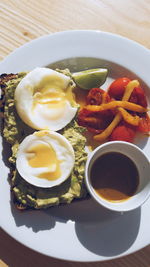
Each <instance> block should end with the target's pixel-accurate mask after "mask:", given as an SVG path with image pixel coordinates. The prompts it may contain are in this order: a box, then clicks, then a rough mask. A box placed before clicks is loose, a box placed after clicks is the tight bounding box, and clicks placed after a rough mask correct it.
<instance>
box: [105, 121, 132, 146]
mask: <svg viewBox="0 0 150 267" xmlns="http://www.w3.org/2000/svg"><path fill="white" fill-rule="evenodd" d="M135 134H136V130H135V128H134V127H132V126H130V125H129V124H126V123H122V124H120V125H118V126H117V127H116V128H115V129H114V130H113V131H112V133H111V135H110V137H109V140H110V141H126V142H130V143H132V142H133V139H134V137H135Z"/></svg>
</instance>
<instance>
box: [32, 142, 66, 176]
mask: <svg viewBox="0 0 150 267" xmlns="http://www.w3.org/2000/svg"><path fill="white" fill-rule="evenodd" d="M27 152H28V163H29V165H30V166H31V167H33V168H43V167H47V168H48V171H47V172H45V173H42V174H40V175H39V176H38V177H39V178H45V179H48V180H56V179H58V178H59V177H60V175H61V171H60V161H59V160H58V159H57V155H56V152H55V151H54V149H53V148H52V146H51V145H45V144H38V145H36V146H34V147H32V148H30V149H29V150H28V151H27Z"/></svg>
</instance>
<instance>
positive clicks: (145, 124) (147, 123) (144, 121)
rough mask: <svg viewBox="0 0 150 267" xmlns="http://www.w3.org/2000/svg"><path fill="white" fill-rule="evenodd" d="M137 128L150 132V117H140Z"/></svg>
mask: <svg viewBox="0 0 150 267" xmlns="http://www.w3.org/2000/svg"><path fill="white" fill-rule="evenodd" d="M137 130H138V131H139V132H142V133H148V132H149V131H150V117H149V116H148V115H146V116H145V117H143V118H141V119H140V122H139V125H138V127H137Z"/></svg>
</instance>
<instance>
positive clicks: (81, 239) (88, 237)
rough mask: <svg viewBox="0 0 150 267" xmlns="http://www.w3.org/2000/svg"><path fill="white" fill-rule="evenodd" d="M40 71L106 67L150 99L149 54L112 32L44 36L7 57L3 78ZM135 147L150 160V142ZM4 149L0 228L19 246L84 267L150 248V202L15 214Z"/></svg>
mask: <svg viewBox="0 0 150 267" xmlns="http://www.w3.org/2000/svg"><path fill="white" fill-rule="evenodd" d="M37 66H50V67H53V68H55V67H59V68H62V69H64V68H66V67H68V68H69V69H71V71H77V70H82V69H87V68H92V67H94V68H95V67H107V68H108V69H109V78H108V80H107V81H108V83H109V82H110V80H112V79H115V78H117V77H121V76H128V77H131V78H138V79H139V80H140V82H141V83H142V85H143V86H144V88H145V90H146V94H147V96H148V98H149V99H150V90H149V86H150V74H149V70H150V51H149V50H148V49H146V48H144V47H143V46H141V45H139V44H137V43H135V42H133V41H130V40H128V39H126V38H123V37H120V36H117V35H114V34H111V33H105V32H99V31H66V32H60V33H56V34H52V35H48V36H44V37H41V38H39V39H37V40H34V41H32V42H30V43H27V44H25V45H24V46H22V47H20V48H19V49H16V50H15V51H14V52H13V53H11V54H10V55H9V56H7V57H6V58H5V60H4V61H2V62H1V64H0V73H4V72H6V73H10V72H13V73H16V72H19V71H26V70H32V69H33V68H35V67H37ZM105 86H107V84H106V85H105ZM105 86H104V87H105ZM136 143H137V145H138V146H139V147H141V148H142V149H143V151H144V152H145V153H146V154H147V155H148V156H149V157H150V140H148V138H146V137H145V138H141V139H138V140H137V141H136ZM0 149H1V153H0V154H1V159H0V165H1V177H0V203H1V206H0V214H1V216H0V223H1V227H2V228H3V229H4V230H5V231H6V232H7V233H8V234H10V235H11V236H12V237H14V238H15V239H16V240H18V241H19V242H21V243H23V244H24V245H26V246H28V247H30V248H32V249H34V250H36V251H38V252H40V253H43V254H45V255H49V256H52V257H56V258H59V259H65V260H72V261H85V262H86V261H104V260H108V259H112V258H117V257H121V256H123V255H127V254H130V253H132V252H135V251H136V250H139V249H141V248H143V247H144V246H146V245H148V244H149V243H150V231H149V225H150V199H149V200H148V201H147V202H146V203H145V204H144V205H143V206H142V208H139V209H136V210H134V211H132V212H127V213H124V214H120V213H114V212H111V211H107V210H105V209H104V208H100V207H99V206H98V205H97V204H96V203H95V202H94V201H93V200H91V199H88V200H82V201H76V202H73V203H72V204H70V205H64V206H59V207H54V208H50V209H48V210H45V211H26V212H19V211H17V210H16V209H15V207H14V206H13V204H12V202H11V198H10V186H9V183H8V180H7V175H8V168H7V145H6V144H5V143H4V141H2V139H1V146H0Z"/></svg>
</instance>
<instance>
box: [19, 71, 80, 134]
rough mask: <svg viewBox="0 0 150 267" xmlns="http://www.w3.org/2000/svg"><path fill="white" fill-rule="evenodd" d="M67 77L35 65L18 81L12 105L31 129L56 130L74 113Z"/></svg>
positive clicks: (69, 82)
mask: <svg viewBox="0 0 150 267" xmlns="http://www.w3.org/2000/svg"><path fill="white" fill-rule="evenodd" d="M71 82H72V81H71V78H70V77H69V76H66V75H64V74H62V73H59V72H57V71H54V70H52V69H49V68H35V69H34V70H32V71H31V72H29V73H28V74H27V75H26V76H25V77H24V78H23V79H22V80H21V81H20V83H19V84H18V86H17V87H16V90H15V106H16V109H17V112H18V114H19V116H20V118H21V119H22V120H23V121H24V122H25V123H26V124H27V125H28V126H30V127H31V128H33V129H37V130H42V129H49V130H52V131H58V130H60V129H62V128H64V127H65V126H66V125H67V124H68V123H69V122H70V121H71V120H72V119H73V118H74V116H75V114H76V112H77V105H76V103H75V101H74V95H73V93H72V84H71Z"/></svg>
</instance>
